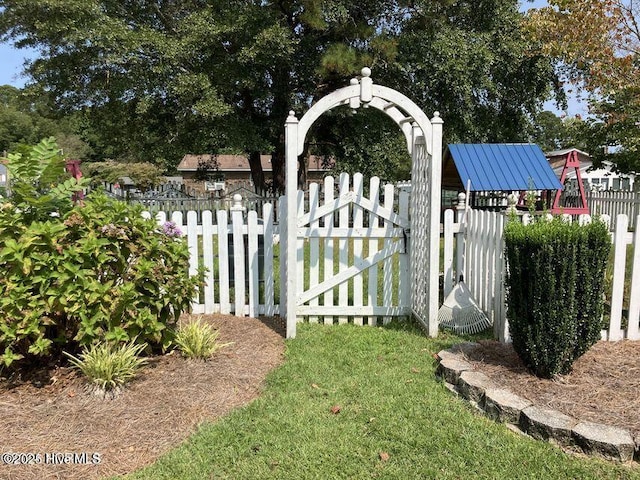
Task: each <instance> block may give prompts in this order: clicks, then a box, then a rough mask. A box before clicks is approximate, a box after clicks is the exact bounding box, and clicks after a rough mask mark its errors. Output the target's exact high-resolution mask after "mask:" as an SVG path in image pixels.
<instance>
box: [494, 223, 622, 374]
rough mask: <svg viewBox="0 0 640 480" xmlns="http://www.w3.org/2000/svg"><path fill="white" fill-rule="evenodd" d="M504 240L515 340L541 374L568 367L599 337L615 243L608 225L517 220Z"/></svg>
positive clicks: (561, 371) (560, 371)
mask: <svg viewBox="0 0 640 480" xmlns="http://www.w3.org/2000/svg"><path fill="white" fill-rule="evenodd" d="M505 245H506V247H505V248H506V258H507V265H508V268H507V278H506V288H507V318H508V320H509V330H510V334H511V338H512V340H513V347H514V349H515V351H516V352H517V353H518V355H519V356H520V358H521V359H522V361H523V362H524V364H525V365H526V366H527V367H528V368H530V369H531V370H532V371H533V372H534V373H535V374H536V375H538V376H540V377H545V378H551V377H553V376H554V375H557V374H565V373H568V372H569V371H570V369H571V366H572V364H573V362H574V361H575V360H576V359H577V358H578V357H580V356H581V355H582V354H583V353H585V352H586V351H587V350H588V349H589V348H590V347H591V346H592V345H593V344H594V343H595V342H597V341H598V340H599V338H600V330H601V328H602V322H601V318H602V313H603V308H604V302H603V293H604V280H605V269H606V265H607V258H608V255H609V250H610V248H611V240H610V237H609V232H608V230H607V227H606V225H605V224H604V223H602V222H600V221H593V222H592V223H590V224H588V225H584V226H581V225H579V224H577V223H573V224H568V223H565V222H563V221H562V220H561V219H560V218H555V219H553V220H551V221H545V220H539V221H537V222H534V223H532V224H530V225H523V224H522V223H520V222H519V221H516V220H512V221H510V222H509V223H508V224H507V226H506V228H505Z"/></svg>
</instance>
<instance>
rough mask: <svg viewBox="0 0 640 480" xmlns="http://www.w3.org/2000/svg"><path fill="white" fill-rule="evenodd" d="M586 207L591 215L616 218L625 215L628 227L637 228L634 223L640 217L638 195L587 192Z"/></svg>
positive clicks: (631, 193)
mask: <svg viewBox="0 0 640 480" xmlns="http://www.w3.org/2000/svg"><path fill="white" fill-rule="evenodd" d="M587 205H589V212H591V214H592V215H609V216H610V217H611V218H616V217H617V216H618V215H620V214H625V215H626V216H627V217H628V218H629V227H630V228H631V229H632V230H635V229H636V228H638V223H637V221H636V219H637V217H638V215H640V193H637V192H623V191H605V192H593V191H591V192H588V193H587Z"/></svg>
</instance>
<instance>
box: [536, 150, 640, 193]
mask: <svg viewBox="0 0 640 480" xmlns="http://www.w3.org/2000/svg"><path fill="white" fill-rule="evenodd" d="M571 152H576V153H577V156H578V159H579V160H580V176H581V177H582V183H583V185H584V188H585V190H588V191H607V190H614V191H621V190H622V191H633V189H634V183H635V175H633V174H623V173H617V172H615V171H613V168H612V167H613V165H612V164H611V163H609V162H604V164H603V165H602V167H600V168H593V162H592V161H591V157H590V156H589V154H588V153H586V152H583V151H582V150H578V149H577V148H565V149H563V150H556V151H553V152H547V153H546V154H545V156H546V157H547V159H548V160H549V164H550V165H551V168H553V170H554V172H555V173H556V176H557V177H558V178H560V175H561V174H562V170H563V168H564V165H565V161H566V159H567V156H568V155H569V154H570V153H571ZM636 188H637V187H636ZM565 189H566V190H567V192H575V191H577V190H578V186H577V183H576V173H575V171H571V170H569V171H568V172H567V181H566V182H565Z"/></svg>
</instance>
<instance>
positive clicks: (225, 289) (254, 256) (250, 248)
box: [145, 204, 283, 317]
mask: <svg viewBox="0 0 640 480" xmlns="http://www.w3.org/2000/svg"><path fill="white" fill-rule="evenodd" d="M145 215H146V216H147V217H149V216H150V214H149V213H148V212H145ZM155 218H156V219H157V220H158V223H159V224H160V225H162V224H164V223H165V222H166V221H167V220H168V219H167V215H166V214H165V213H164V212H159V213H158V214H157V215H156V216H155ZM273 218H274V212H273V207H272V205H271V204H265V205H264V206H263V208H262V217H261V219H260V220H259V219H258V213H257V212H255V211H249V212H247V213H246V214H245V212H244V209H243V208H242V207H241V206H238V205H236V206H235V207H231V212H227V211H226V210H218V211H216V212H215V221H214V213H212V212H211V211H208V210H206V211H204V212H202V221H201V222H198V213H197V212H195V211H189V212H187V215H186V218H184V216H183V214H182V212H173V213H172V215H171V218H170V220H171V221H173V222H174V223H175V224H176V225H177V227H178V228H179V229H180V230H181V231H182V232H183V234H185V235H186V238H187V244H188V246H189V254H190V259H189V274H190V275H197V274H198V267H199V266H202V267H205V268H206V272H205V277H204V281H205V286H204V288H203V289H202V290H201V291H200V292H199V294H197V295H196V298H194V299H193V302H192V309H193V313H204V314H211V313H222V314H234V315H236V316H246V315H248V316H251V317H255V316H258V315H266V316H273V315H278V314H279V313H280V307H279V305H280V304H281V301H280V298H276V292H275V288H274V287H275V283H276V278H275V269H274V247H275V245H276V244H277V242H278V240H279V236H278V234H277V232H276V229H275V227H274V222H273ZM261 274H262V278H261ZM282 291H283V290H282V289H281V290H280V292H281V293H282Z"/></svg>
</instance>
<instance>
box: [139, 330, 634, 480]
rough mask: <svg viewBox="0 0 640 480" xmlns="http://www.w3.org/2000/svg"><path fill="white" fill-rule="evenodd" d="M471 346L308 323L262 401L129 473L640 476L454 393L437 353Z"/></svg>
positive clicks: (198, 476) (411, 333)
mask: <svg viewBox="0 0 640 480" xmlns="http://www.w3.org/2000/svg"><path fill="white" fill-rule="evenodd" d="M460 340H461V338H460V337H454V336H451V335H446V334H441V336H440V337H439V338H438V339H429V338H427V337H425V336H424V334H423V333H422V332H421V331H420V330H419V329H417V328H416V327H414V326H413V325H411V324H398V323H395V322H394V323H392V324H391V325H389V326H388V327H385V328H369V327H356V326H353V325H344V326H323V325H309V324H302V325H300V326H299V329H298V338H297V339H295V340H292V341H287V351H286V361H285V363H284V365H282V366H281V367H280V368H278V369H276V370H275V371H274V372H272V373H271V374H270V375H269V377H268V379H267V386H266V389H265V391H264V392H263V394H262V395H261V397H260V398H259V399H257V400H256V401H254V402H253V403H251V404H250V405H248V406H247V407H245V408H242V409H239V410H236V411H234V412H233V413H231V414H230V415H228V416H227V417H225V418H223V419H221V420H220V421H218V422H216V423H213V424H206V425H203V426H202V427H201V428H200V429H199V430H198V431H197V433H195V434H194V435H193V436H192V437H191V438H189V439H188V440H187V441H186V442H185V443H184V444H183V445H182V446H180V447H179V448H177V449H175V450H174V451H172V452H171V453H169V454H168V455H166V456H164V457H162V458H161V459H160V460H159V461H158V462H156V463H155V464H154V465H152V466H150V467H149V468H146V469H144V470H142V471H140V472H137V473H135V474H133V475H131V476H129V477H128V478H131V479H154V480H156V479H193V480H202V479H214V478H215V479H270V478H271V479H296V480H298V479H339V478H340V479H341V478H349V479H366V478H388V479H396V478H397V479H429V478H438V479H445V478H456V479H457V478H460V479H476V478H490V479H493V478H496V479H502V478H505V479H515V478H522V479H540V478H548V479H560V478H572V479H573V478H579V479H587V478H593V479H601V478H638V479H640V468H637V467H629V466H621V465H617V464H613V463H606V462H604V461H601V460H596V459H590V458H579V457H575V456H570V455H566V454H564V453H562V452H561V451H560V450H559V449H557V448H554V447H552V446H551V445H549V444H546V443H543V442H538V441H533V440H530V439H528V438H525V437H522V436H520V435H518V434H515V433H512V432H511V431H509V430H507V429H506V427H505V426H504V425H500V424H495V423H494V422H492V421H489V420H487V419H485V418H484V417H483V416H481V415H480V414H478V413H476V411H474V410H473V409H472V408H471V407H470V406H468V405H467V404H466V403H465V402H464V401H462V400H459V399H457V398H455V397H454V396H453V395H452V394H451V393H450V392H448V391H447V390H446V389H445V388H444V386H443V385H442V383H440V382H439V381H437V380H436V379H435V378H434V367H435V360H434V358H433V356H432V354H433V353H434V352H437V351H439V350H440V349H442V348H446V347H448V346H450V345H451V344H453V343H456V342H459V341H460ZM336 405H337V406H339V407H340V412H339V413H336V414H334V413H332V412H331V409H332V407H333V406H336ZM383 452H384V453H385V454H388V460H386V461H384V460H382V459H381V455H380V454H381V453H383ZM384 456H385V455H383V457H384Z"/></svg>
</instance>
